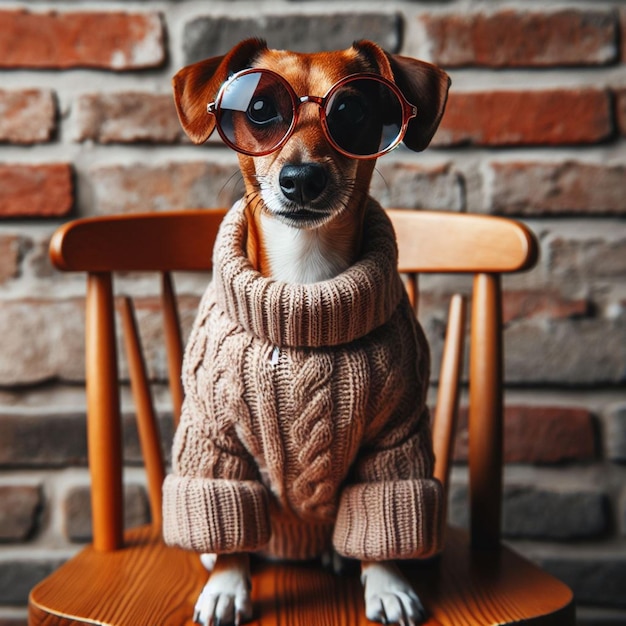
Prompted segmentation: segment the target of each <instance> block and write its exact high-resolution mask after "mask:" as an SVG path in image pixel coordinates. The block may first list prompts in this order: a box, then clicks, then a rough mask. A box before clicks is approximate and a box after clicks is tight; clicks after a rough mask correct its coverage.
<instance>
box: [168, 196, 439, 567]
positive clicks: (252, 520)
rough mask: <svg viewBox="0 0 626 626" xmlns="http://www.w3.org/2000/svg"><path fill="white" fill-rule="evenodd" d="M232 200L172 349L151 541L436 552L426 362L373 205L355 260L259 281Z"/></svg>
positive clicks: (386, 232) (401, 554) (238, 548)
mask: <svg viewBox="0 0 626 626" xmlns="http://www.w3.org/2000/svg"><path fill="white" fill-rule="evenodd" d="M245 219H246V218H245V214H244V212H243V204H242V203H240V204H236V205H235V206H234V207H233V208H232V209H231V211H230V212H229V213H228V215H227V216H226V218H225V220H224V222H223V224H222V227H221V230H220V233H219V236H218V241H217V243H216V246H215V255H214V277H213V282H212V283H211V285H210V286H209V288H208V289H207V292H206V294H205V295H204V297H203V299H202V302H201V305H200V309H199V313H198V316H197V318H196V321H195V324H194V327H193V330H192V333H191V337H190V340H189V342H188V345H187V349H186V355H185V363H184V368H183V370H184V371H183V379H184V384H185V392H186V396H185V402H184V406H183V414H182V417H181V423H180V425H179V428H178V430H177V432H176V436H175V440H174V446H173V473H172V474H171V475H169V476H168V477H167V478H166V480H165V483H164V486H163V490H164V502H163V512H164V537H165V540H166V542H167V543H168V544H173V545H178V546H181V547H183V548H187V549H192V550H196V551H200V552H216V553H228V552H244V551H245V552H249V551H262V552H265V553H269V554H271V555H274V556H278V557H282V558H294V559H307V558H312V557H315V556H318V555H320V554H321V553H322V552H324V551H327V550H328V549H329V548H331V547H332V545H334V547H335V549H336V550H337V551H338V552H339V553H340V554H343V555H345V556H349V557H354V558H359V559H364V560H387V559H397V558H416V557H426V556H430V555H432V554H434V553H435V552H437V551H438V550H439V549H440V548H441V537H442V532H441V524H442V508H443V507H442V504H443V501H442V491H441V485H440V483H439V482H438V481H437V480H436V479H434V478H432V470H433V454H432V444H431V437H430V424H429V414H428V410H427V408H426V407H425V397H426V389H427V384H428V367H429V354H428V347H427V343H426V340H425V337H424V335H423V332H422V329H421V328H420V326H419V325H418V323H417V321H416V319H415V316H414V314H413V311H412V310H411V307H410V305H409V303H408V300H407V296H406V293H405V291H404V287H403V285H402V282H401V279H400V277H399V276H398V273H397V270H396V267H397V250H396V243H395V236H394V233H393V229H392V226H391V223H390V222H389V220H388V218H387V216H386V215H385V213H384V211H383V210H382V209H381V208H380V206H378V204H376V203H375V202H374V201H373V200H372V201H370V203H369V206H368V208H367V214H366V220H365V233H364V235H365V236H364V250H363V254H362V257H361V258H360V259H359V260H358V261H357V262H356V263H355V264H354V265H353V266H352V267H350V268H349V269H348V270H346V271H345V272H343V273H342V274H340V275H339V276H337V277H335V278H333V279H331V280H328V281H324V282H320V283H314V284H306V285H301V284H287V283H282V282H276V281H273V280H271V279H268V278H264V277H262V276H261V275H260V274H259V273H258V272H256V271H255V270H253V269H252V268H251V266H250V264H249V262H248V260H247V258H246V255H245V251H244V250H245V245H244V239H245V233H246V224H245Z"/></svg>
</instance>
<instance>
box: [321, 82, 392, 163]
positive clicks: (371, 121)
mask: <svg viewBox="0 0 626 626" xmlns="http://www.w3.org/2000/svg"><path fill="white" fill-rule="evenodd" d="M325 108H326V124H327V127H328V132H329V134H330V136H331V137H332V139H333V141H334V142H335V143H336V144H337V146H339V147H340V148H341V149H342V150H344V151H345V152H348V153H350V154H354V155H355V156H370V155H374V154H378V153H380V152H384V151H385V150H387V149H388V148H389V147H390V146H392V145H394V143H396V141H397V140H398V137H399V135H400V133H401V131H402V103H401V102H400V100H399V99H398V96H397V95H396V94H395V92H394V91H392V90H391V88H390V87H388V86H387V85H385V84H384V83H381V82H379V81H377V80H375V79H373V78H355V79H352V80H350V81H349V82H347V83H343V84H342V85H341V86H340V87H339V88H337V89H336V90H335V91H334V92H332V93H331V95H330V97H329V98H328V101H327V102H326V107H325Z"/></svg>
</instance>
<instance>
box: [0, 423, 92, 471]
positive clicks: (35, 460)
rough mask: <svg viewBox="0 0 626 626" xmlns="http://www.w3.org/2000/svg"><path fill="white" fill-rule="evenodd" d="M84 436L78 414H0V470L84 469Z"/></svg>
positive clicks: (84, 432) (85, 454)
mask: <svg viewBox="0 0 626 626" xmlns="http://www.w3.org/2000/svg"><path fill="white" fill-rule="evenodd" d="M86 436H87V432H86V424H85V416H84V414H81V413H54V414H51V415H25V414H20V413H9V412H4V413H0V467H63V466H68V465H86V463H87V443H86Z"/></svg>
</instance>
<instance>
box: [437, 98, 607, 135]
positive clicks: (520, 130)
mask: <svg viewBox="0 0 626 626" xmlns="http://www.w3.org/2000/svg"><path fill="white" fill-rule="evenodd" d="M612 132H613V119H612V111H611V98H610V96H609V93H608V92H606V91H604V90H601V89H591V88H588V89H554V90H541V91H489V92H468V93H463V92H460V93H459V92H456V93H455V92H452V93H451V94H450V98H449V101H448V105H447V107H446V113H445V114H444V117H443V120H442V122H441V126H440V128H439V130H438V131H437V134H436V135H435V139H434V145H437V146H454V145H463V144H473V145H485V146H508V145H511V146H513V145H541V144H547V145H576V144H589V143H597V142H600V141H603V140H606V139H607V138H609V137H610V136H611V134H612Z"/></svg>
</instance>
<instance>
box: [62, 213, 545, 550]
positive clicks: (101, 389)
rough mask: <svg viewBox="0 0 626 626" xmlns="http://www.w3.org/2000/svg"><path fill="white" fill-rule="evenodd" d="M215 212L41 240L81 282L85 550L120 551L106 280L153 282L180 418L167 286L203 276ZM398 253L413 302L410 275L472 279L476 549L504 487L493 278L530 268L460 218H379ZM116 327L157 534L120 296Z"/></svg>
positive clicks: (101, 226) (515, 248) (457, 332)
mask: <svg viewBox="0 0 626 626" xmlns="http://www.w3.org/2000/svg"><path fill="white" fill-rule="evenodd" d="M224 214H225V211H224V210H222V209H219V210H193V211H179V212H169V213H150V214H142V215H123V216H111V217H98V218H89V219H83V220H77V221H74V222H70V223H68V224H65V225H64V226H62V227H61V228H59V229H58V230H57V232H56V233H55V234H54V236H53V238H52V240H51V243H50V256H51V259H52V261H53V263H54V265H55V266H56V267H57V268H59V269H61V270H64V271H74V272H76V271H78V272H86V273H87V297H86V380H87V419H88V450H89V466H90V472H91V480H92V510H93V541H94V548H95V549H96V550H102V551H108V550H115V549H117V548H119V547H121V546H122V543H123V522H122V519H123V515H122V501H123V498H122V465H123V463H122V443H121V439H122V437H121V416H120V400H119V389H118V366H117V352H116V330H115V301H114V295H113V273H114V272H116V271H124V272H126V271H155V272H159V273H161V275H162V285H163V296H162V304H163V311H164V324H165V338H166V344H167V352H168V363H169V380H170V389H171V395H172V400H173V405H174V416H175V420H177V419H178V416H179V414H180V406H181V403H182V388H181V385H180V367H181V363H182V340H181V331H180V326H179V320H178V312H177V308H176V301H175V295H174V289H173V283H172V279H171V272H173V271H201V270H210V269H211V258H212V252H213V242H214V239H215V236H216V234H217V231H218V228H219V224H220V222H221V220H222V218H223V216H224ZM388 214H389V216H390V217H391V220H392V222H393V224H394V227H395V230H396V234H397V237H398V246H399V269H400V271H401V272H403V273H406V274H407V275H408V282H407V288H408V291H409V295H410V297H411V298H412V299H413V301H414V303H415V301H416V298H417V279H416V276H417V274H419V273H423V272H428V273H433V272H443V273H463V274H472V275H474V279H473V296H472V307H471V322H472V323H471V332H470V364H469V379H470V394H469V404H470V406H469V429H470V432H469V437H470V454H469V466H470V508H471V510H470V520H471V534H472V540H473V543H474V545H477V546H483V547H489V546H494V545H496V544H497V543H498V542H499V531H500V506H501V484H502V328H501V326H502V324H501V292H500V275H501V274H502V273H508V272H518V271H523V270H526V269H528V268H530V267H532V265H533V264H534V262H535V260H536V256H537V245H536V242H535V239H534V237H533V236H532V234H531V233H530V232H529V231H528V230H527V229H526V228H525V227H524V226H523V225H521V224H519V223H517V222H514V221H512V220H508V219H503V218H496V217H488V216H475V215H466V214H458V213H443V212H429V211H419V212H416V211H402V210H389V211H388ZM119 309H120V313H121V318H122V324H123V334H124V338H125V345H126V352H127V359H128V364H129V372H130V378H131V386H132V389H133V396H134V401H135V405H136V413H137V420H138V431H139V436H140V442H141V446H142V452H143V456H144V462H145V465H146V471H147V476H148V491H149V497H150V506H151V513H152V521H153V527H154V530H155V532H160V524H161V482H162V480H163V476H164V466H163V458H162V454H161V450H160V437H159V434H158V428H157V424H156V420H155V412H154V408H153V406H152V401H151V398H150V394H149V385H148V376H147V374H146V367H145V363H144V361H143V357H142V354H141V345H140V341H139V335H138V332H137V323H136V320H135V315H134V310H133V306H132V302H131V301H130V299H128V298H122V299H121V301H120V302H119ZM464 335H465V303H464V300H463V298H461V297H460V296H455V297H453V299H452V301H451V306H450V315H449V323H448V332H447V340H446V344H445V347H444V356H443V360H442V368H441V374H440V379H439V390H438V392H439V393H438V399H437V411H436V414H435V418H434V429H433V440H434V445H435V454H436V457H437V465H436V468H435V474H436V476H437V477H438V478H440V480H442V482H443V483H444V485H447V481H448V475H449V468H450V458H451V452H452V445H453V439H454V431H455V424H456V413H457V408H458V401H459V381H460V377H461V371H462V360H463V337H464Z"/></svg>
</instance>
